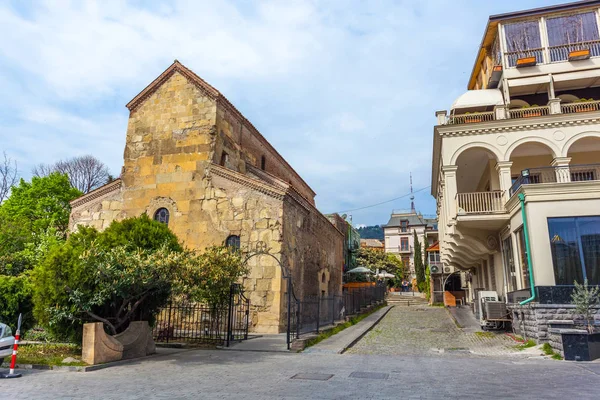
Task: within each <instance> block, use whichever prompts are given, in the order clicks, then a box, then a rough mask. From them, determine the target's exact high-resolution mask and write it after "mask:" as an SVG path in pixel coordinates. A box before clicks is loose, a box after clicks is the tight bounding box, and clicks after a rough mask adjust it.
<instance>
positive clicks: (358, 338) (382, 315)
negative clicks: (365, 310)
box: [338, 306, 394, 354]
mask: <svg viewBox="0 0 600 400" xmlns="http://www.w3.org/2000/svg"><path fill="white" fill-rule="evenodd" d="M392 308H394V306H388V309H387V310H386V311H385V312H384V313H382V314H381V316H380V317H379V318H377V319H376V320H375V321H374V322H373V323H372V324H371V326H370V327H369V328H368V329H367V330H365V331H364V332H363V333H361V334H360V335H359V336H358V337H357V338H356V339H354V340H353V341H352V342H351V343H350V344H349V345H348V346H346V347H344V348H343V349H342V350H341V351H339V352H338V354H344V352H346V350H348V349H349V348H351V347H352V346H354V345H355V344H356V343H357V342H358V341H359V340H360V339H362V338H363V337H364V336H365V335H366V334H367V333H369V332H370V331H371V330H372V329H373V328H374V327H375V325H377V324H378V323H379V321H381V320H382V319H383V317H385V316H386V315H387V313H389V312H390V310H391V309H392Z"/></svg>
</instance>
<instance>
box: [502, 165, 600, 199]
mask: <svg viewBox="0 0 600 400" xmlns="http://www.w3.org/2000/svg"><path fill="white" fill-rule="evenodd" d="M597 180H600V164H576V165H568V166H556V167H540V168H530V169H526V170H524V171H522V172H521V175H520V176H519V178H518V179H517V180H516V181H515V182H514V183H513V184H512V186H511V188H510V196H512V195H513V194H514V193H515V192H516V191H517V190H519V188H520V187H521V186H522V185H531V184H538V183H557V182H584V181H597Z"/></svg>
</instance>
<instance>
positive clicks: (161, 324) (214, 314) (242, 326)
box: [152, 285, 250, 346]
mask: <svg viewBox="0 0 600 400" xmlns="http://www.w3.org/2000/svg"><path fill="white" fill-rule="evenodd" d="M249 311H250V302H249V300H248V299H246V297H244V294H243V292H242V290H241V287H240V286H239V285H233V286H232V288H231V292H230V301H229V304H225V305H224V306H222V307H209V306H207V305H204V304H197V303H180V302H173V301H171V302H169V304H168V305H167V306H166V307H165V308H162V309H161V310H160V311H159V313H158V315H157V316H156V321H155V323H154V328H153V329H152V336H153V338H154V341H156V342H161V343H169V342H185V343H210V344H216V345H223V344H224V345H227V346H229V343H230V342H231V341H239V340H244V339H247V338H248V322H249V321H248V319H249Z"/></svg>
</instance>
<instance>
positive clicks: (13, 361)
mask: <svg viewBox="0 0 600 400" xmlns="http://www.w3.org/2000/svg"><path fill="white" fill-rule="evenodd" d="M20 336H21V314H19V322H17V332H15V346H14V347H13V352H12V358H11V360H10V371H9V373H8V374H0V378H6V379H8V378H20V377H21V374H15V364H16V363H17V352H18V349H19V338H20Z"/></svg>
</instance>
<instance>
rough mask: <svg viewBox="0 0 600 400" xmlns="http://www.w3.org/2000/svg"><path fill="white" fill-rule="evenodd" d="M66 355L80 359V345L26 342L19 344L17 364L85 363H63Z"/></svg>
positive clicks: (78, 363)
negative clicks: (26, 343)
mask: <svg viewBox="0 0 600 400" xmlns="http://www.w3.org/2000/svg"><path fill="white" fill-rule="evenodd" d="M67 357H73V358H76V359H78V360H81V347H80V346H77V345H74V344H28V345H21V346H19V353H18V354H17V364H40V365H75V366H78V365H87V364H86V363H84V362H83V361H78V362H74V363H63V362H62V360H64V359H65V358H67Z"/></svg>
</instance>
